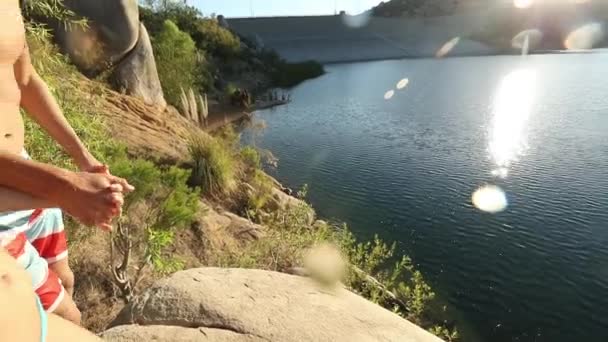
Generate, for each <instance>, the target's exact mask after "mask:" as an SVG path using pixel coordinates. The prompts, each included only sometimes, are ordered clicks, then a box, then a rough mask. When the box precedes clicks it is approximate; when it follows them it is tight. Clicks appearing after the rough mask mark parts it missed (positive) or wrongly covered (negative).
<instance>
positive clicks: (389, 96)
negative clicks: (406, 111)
mask: <svg viewBox="0 0 608 342" xmlns="http://www.w3.org/2000/svg"><path fill="white" fill-rule="evenodd" d="M394 95H395V91H394V90H392V89H391V90H389V91H387V92H386V93H384V99H385V100H390V99H392V98H393V96H394Z"/></svg>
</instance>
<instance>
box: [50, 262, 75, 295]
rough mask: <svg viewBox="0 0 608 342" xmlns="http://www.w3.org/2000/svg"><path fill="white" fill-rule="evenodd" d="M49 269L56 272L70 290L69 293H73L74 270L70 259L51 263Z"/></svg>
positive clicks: (62, 283) (64, 285)
mask: <svg viewBox="0 0 608 342" xmlns="http://www.w3.org/2000/svg"><path fill="white" fill-rule="evenodd" d="M49 269H50V270H51V271H52V272H54V273H55V274H56V275H57V276H58V277H59V279H61V285H63V287H64V288H65V289H66V290H68V293H69V294H70V295H72V290H73V289H74V272H72V270H71V269H70V265H69V264H68V260H67V259H65V260H61V261H59V262H56V263H54V264H51V265H49Z"/></svg>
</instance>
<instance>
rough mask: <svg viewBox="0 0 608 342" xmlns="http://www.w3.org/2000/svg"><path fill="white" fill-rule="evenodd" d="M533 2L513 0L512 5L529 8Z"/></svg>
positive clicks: (532, 0) (530, 0) (531, 0)
mask: <svg viewBox="0 0 608 342" xmlns="http://www.w3.org/2000/svg"><path fill="white" fill-rule="evenodd" d="M533 4H534V0H513V6H515V7H517V8H521V9H524V8H530V7H531V6H532V5H533Z"/></svg>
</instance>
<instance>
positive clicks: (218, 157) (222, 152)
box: [188, 134, 236, 195]
mask: <svg viewBox="0 0 608 342" xmlns="http://www.w3.org/2000/svg"><path fill="white" fill-rule="evenodd" d="M188 149H189V151H190V156H191V158H192V176H191V178H190V184H193V185H196V186H200V187H201V188H202V190H203V191H204V192H205V193H208V194H211V195H217V194H221V193H225V194H227V193H231V192H232V191H233V190H234V187H235V186H236V172H235V166H236V163H235V160H234V156H233V153H232V150H231V148H230V147H229V146H226V145H225V144H224V143H223V142H222V141H221V140H217V139H213V138H211V137H209V136H207V135H203V134H198V135H195V136H194V137H192V138H191V140H190V142H189V146H188Z"/></svg>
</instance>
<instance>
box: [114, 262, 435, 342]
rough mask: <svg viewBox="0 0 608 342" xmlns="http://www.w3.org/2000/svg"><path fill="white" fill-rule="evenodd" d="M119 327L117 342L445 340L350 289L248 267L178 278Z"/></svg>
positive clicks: (159, 286) (164, 283)
mask: <svg viewBox="0 0 608 342" xmlns="http://www.w3.org/2000/svg"><path fill="white" fill-rule="evenodd" d="M111 326H112V327H113V328H111V329H110V330H108V331H106V332H105V333H104V334H103V337H104V338H105V339H106V340H109V341H146V340H152V338H153V337H156V340H158V341H207V340H214V341H277V342H278V341H281V342H285V341H332V342H334V341H345V342H346V341H348V342H351V341H395V342H397V341H398V342H427V341H428V342H431V341H432V342H438V341H440V339H438V338H436V337H434V336H432V335H431V334H430V333H428V332H426V331H424V330H422V329H421V328H419V327H417V326H415V325H414V324H412V323H410V322H408V321H406V320H404V319H402V318H401V317H399V316H397V315H395V314H393V313H391V312H390V311H387V310H385V309H383V308H381V307H379V306H377V305H375V304H373V303H371V302H369V301H367V300H365V299H363V298H361V297H359V296H357V295H355V294H353V293H351V292H349V291H347V290H345V289H342V288H339V289H335V290H331V291H327V290H323V289H321V288H319V287H318V286H317V285H316V284H315V283H314V282H312V281H311V280H309V279H308V278H303V277H298V276H292V275H287V274H282V273H276V272H268V271H261V270H246V269H222V268H200V269H192V270H188V271H182V272H178V273H175V274H174V275H172V276H171V277H169V278H167V279H164V280H161V281H158V282H157V283H156V284H155V285H153V286H152V287H151V288H150V289H149V290H148V291H146V292H145V293H144V294H143V295H141V296H140V297H138V298H137V299H136V300H135V301H134V302H133V303H131V304H130V305H129V306H127V307H126V308H125V309H124V310H123V311H122V312H121V313H120V314H119V316H118V317H117V318H116V320H115V321H114V322H113V323H112V324H111ZM201 328H202V329H201ZM201 331H204V332H205V333H213V334H217V335H216V336H218V338H217V339H209V338H208V336H206V335H205V334H203V333H201ZM220 332H221V333H223V335H221V338H224V339H221V338H220V335H219V334H220ZM179 338H183V339H179ZM228 338H230V339H228Z"/></svg>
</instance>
